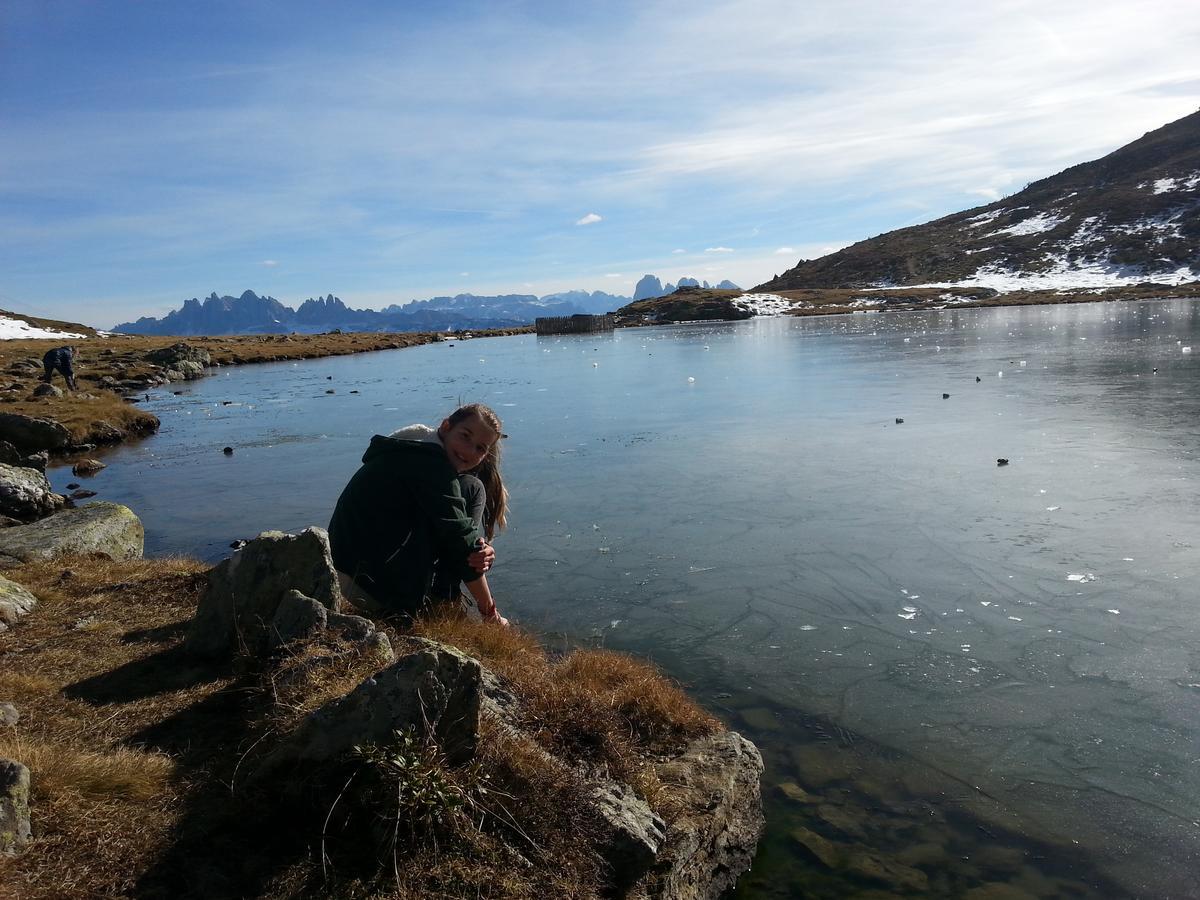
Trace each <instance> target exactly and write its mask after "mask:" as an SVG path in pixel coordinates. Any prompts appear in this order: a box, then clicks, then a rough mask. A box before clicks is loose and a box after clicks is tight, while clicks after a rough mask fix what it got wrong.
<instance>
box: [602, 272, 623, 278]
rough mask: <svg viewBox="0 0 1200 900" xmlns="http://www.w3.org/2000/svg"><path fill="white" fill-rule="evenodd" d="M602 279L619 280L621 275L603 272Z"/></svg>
mask: <svg viewBox="0 0 1200 900" xmlns="http://www.w3.org/2000/svg"><path fill="white" fill-rule="evenodd" d="M604 277H605V278H620V277H621V273H620V272H605V273H604Z"/></svg>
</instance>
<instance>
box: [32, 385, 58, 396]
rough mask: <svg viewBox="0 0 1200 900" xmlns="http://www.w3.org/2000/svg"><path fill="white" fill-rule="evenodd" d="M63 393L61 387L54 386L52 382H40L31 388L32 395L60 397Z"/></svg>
mask: <svg viewBox="0 0 1200 900" xmlns="http://www.w3.org/2000/svg"><path fill="white" fill-rule="evenodd" d="M62 395H63V392H62V388H59V387H55V386H54V385H52V384H46V382H44V381H43V382H42V383H41V384H39V385H38V386H37V387H35V388H34V389H33V394H32V395H31V396H33V397H61V396H62Z"/></svg>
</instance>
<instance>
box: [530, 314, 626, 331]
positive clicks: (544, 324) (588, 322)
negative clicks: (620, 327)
mask: <svg viewBox="0 0 1200 900" xmlns="http://www.w3.org/2000/svg"><path fill="white" fill-rule="evenodd" d="M616 324H617V317H616V316H612V315H604V316H589V315H585V314H583V313H580V314H578V315H574V316H542V317H540V318H538V319H536V320H535V321H534V323H533V327H534V329H535V330H536V331H537V333H538V334H589V333H591V332H593V331H612V330H613V329H614V328H615V327H616Z"/></svg>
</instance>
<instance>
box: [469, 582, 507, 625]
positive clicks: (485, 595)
mask: <svg viewBox="0 0 1200 900" xmlns="http://www.w3.org/2000/svg"><path fill="white" fill-rule="evenodd" d="M467 590H468V591H470V592H471V596H472V597H474V598H475V606H476V608H477V609H478V610H479V615H481V616H482V617H483V621H485V622H497V623H499V624H501V625H507V624H508V619H506V618H504V616H502V615H500V610H498V609H496V601H495V600H493V599H492V590H491V588H489V587H488V583H487V576H486V575H480V576H479V577H478V578H476V579H475V580H474V581H468V582H467Z"/></svg>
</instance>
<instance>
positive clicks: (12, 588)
mask: <svg viewBox="0 0 1200 900" xmlns="http://www.w3.org/2000/svg"><path fill="white" fill-rule="evenodd" d="M10 530H11V529H10ZM35 606H37V597H35V596H33V594H31V593H29V591H28V589H26V587H25V586H24V585H21V584H17V583H16V582H15V581H9V580H8V579H7V578H5V577H4V576H3V575H0V631H7V630H8V629H9V628H11V627H12V626H13V625H16V624H17V620H18V619H20V618H22V617H23V616H25V615H27V614H28V613H29V612H30V611H31V610H32V609H33V608H34V607H35Z"/></svg>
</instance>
